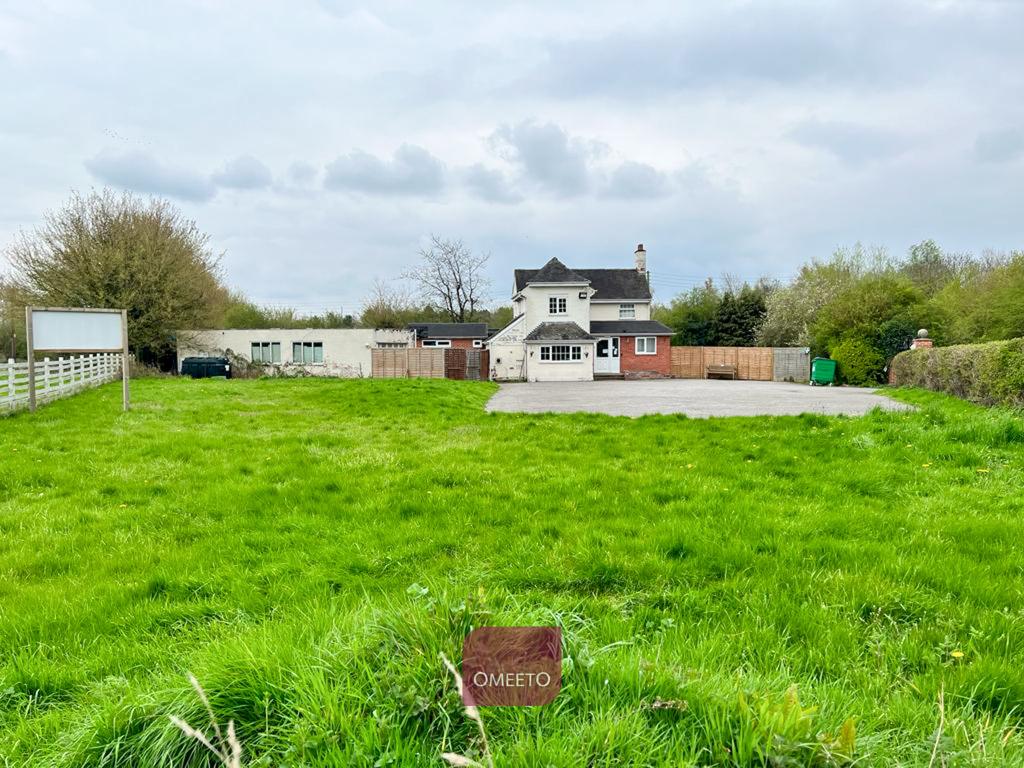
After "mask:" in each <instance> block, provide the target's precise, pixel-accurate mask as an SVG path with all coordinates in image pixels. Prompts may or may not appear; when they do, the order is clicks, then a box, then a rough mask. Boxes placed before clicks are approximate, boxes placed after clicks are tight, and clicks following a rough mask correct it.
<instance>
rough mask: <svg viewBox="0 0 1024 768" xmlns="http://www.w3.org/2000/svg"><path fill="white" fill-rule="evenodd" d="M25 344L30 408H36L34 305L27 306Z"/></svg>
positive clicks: (31, 409) (32, 409)
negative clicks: (33, 335)
mask: <svg viewBox="0 0 1024 768" xmlns="http://www.w3.org/2000/svg"><path fill="white" fill-rule="evenodd" d="M25 346H26V349H27V357H28V409H29V410H30V411H34V410H35V409H36V355H35V350H34V349H33V348H32V307H25Z"/></svg>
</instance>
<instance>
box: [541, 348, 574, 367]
mask: <svg viewBox="0 0 1024 768" xmlns="http://www.w3.org/2000/svg"><path fill="white" fill-rule="evenodd" d="M556 349H558V350H563V349H565V350H568V352H566V353H565V354H566V355H567V357H566V358H565V359H559V360H555V359H553V358H554V356H555V352H554V350H556ZM558 354H559V355H561V354H562V352H561V351H559V352H558ZM545 355H546V357H545ZM582 359H583V347H582V346H581V345H579V344H544V345H543V346H542V347H541V348H540V361H541V362H542V363H578V362H580V361H581V360H582Z"/></svg>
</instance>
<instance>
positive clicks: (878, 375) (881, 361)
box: [832, 338, 885, 385]
mask: <svg viewBox="0 0 1024 768" xmlns="http://www.w3.org/2000/svg"><path fill="white" fill-rule="evenodd" d="M832 359H833V360H835V361H836V366H837V367H838V369H839V380H840V381H841V382H842V383H844V384H856V385H864V384H877V383H878V382H879V381H881V380H882V369H883V368H884V367H885V358H884V357H882V353H881V352H879V351H878V350H877V349H875V348H874V347H872V346H871V345H870V344H868V343H867V342H866V341H862V340H861V339H853V338H851V339H844V340H843V341H841V342H839V343H838V344H836V345H835V346H834V347H833V348H832Z"/></svg>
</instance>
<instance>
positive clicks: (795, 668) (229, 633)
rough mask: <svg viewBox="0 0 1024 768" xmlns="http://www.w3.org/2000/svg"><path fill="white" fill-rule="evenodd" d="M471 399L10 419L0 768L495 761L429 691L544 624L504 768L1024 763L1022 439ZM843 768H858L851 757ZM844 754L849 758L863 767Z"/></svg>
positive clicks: (276, 398) (374, 385) (108, 405)
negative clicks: (208, 742)
mask: <svg viewBox="0 0 1024 768" xmlns="http://www.w3.org/2000/svg"><path fill="white" fill-rule="evenodd" d="M492 391H493V388H492V385H489V384H479V383H470V382H448V381H370V380H364V381H337V380H333V381H332V380H313V379H305V380H261V381H228V382H225V381H208V382H192V381H181V380H141V381H138V382H136V383H134V384H133V398H134V400H133V402H134V410H133V411H132V412H131V413H129V414H122V413H121V412H120V411H119V406H120V390H119V388H118V386H117V385H111V386H107V387H104V388H102V389H99V390H94V391H91V392H88V393H84V394H82V395H79V396H76V397H73V398H70V399H67V400H64V401H61V402H58V403H55V404H53V405H49V406H46V407H45V408H42V409H41V410H40V411H39V412H38V413H37V414H35V415H29V414H24V413H23V414H18V415H16V416H13V417H11V418H8V419H0V765H4V766H20V765H23V764H30V765H39V766H82V765H89V766H91V765H108V766H113V765H118V766H157V765H158V766H172V765H173V766H181V765H205V764H207V763H206V760H207V757H206V755H205V753H203V752H202V750H201V748H200V747H199V746H198V745H197V744H196V743H195V742H194V741H190V740H189V739H187V738H186V737H185V736H184V735H183V734H181V732H180V731H178V730H176V729H175V728H174V727H173V726H172V725H171V724H170V722H169V720H168V715H169V714H175V715H179V716H183V717H185V718H186V719H187V720H189V721H190V722H192V723H193V724H195V725H198V726H203V727H205V721H204V718H203V714H202V705H201V704H200V703H199V702H198V700H197V699H196V697H195V696H194V695H193V693H192V692H191V690H190V688H189V684H188V680H187V678H186V674H187V673H188V672H193V673H194V674H195V675H196V676H197V677H198V679H199V680H200V681H201V682H202V684H203V685H204V687H205V688H206V690H207V691H208V692H209V694H210V697H211V700H212V705H213V708H214V709H215V711H216V713H217V715H218V718H219V719H220V720H221V722H222V723H226V722H227V721H228V720H234V721H235V723H236V724H237V726H238V730H239V735H240V738H241V740H242V742H243V745H244V749H245V757H246V764H247V765H260V766H262V765H266V766H279V765H287V766H340V765H354V766H406V765H440V764H441V763H440V757H439V755H440V753H441V752H445V751H452V752H460V753H463V754H468V755H471V756H476V757H480V751H479V750H480V747H481V745H480V742H479V740H478V738H477V731H476V726H475V724H474V723H473V722H472V721H470V720H468V719H467V718H466V717H465V716H464V713H463V712H462V709H461V707H460V703H459V700H458V696H457V693H456V691H455V688H454V684H453V682H452V680H451V678H450V676H448V675H447V673H446V671H445V670H444V667H443V665H442V663H441V660H440V658H439V654H440V653H441V652H444V653H445V654H446V655H448V656H449V657H451V658H454V659H456V660H457V659H458V657H459V655H460V649H461V643H462V640H463V637H464V636H465V634H466V633H467V631H468V630H469V629H470V628H471V627H473V626H479V625H484V624H510V625H511V624H557V625H559V626H561V627H562V628H563V631H564V638H565V655H566V659H565V662H564V677H565V684H564V687H563V690H562V692H561V694H560V695H559V697H558V698H557V699H556V700H555V702H554V703H552V704H551V705H548V706H546V707H543V708H533V709H522V708H518V709H504V708H503V709H486V710H485V711H484V712H483V719H484V724H485V726H486V728H487V731H488V736H489V740H490V744H491V747H492V750H493V753H494V759H495V763H496V765H498V766H499V767H501V766H544V765H559V766H561V765H566V766H568V765H573V766H576V765H587V766H653V765H666V766H668V765H671V766H679V765H691V764H695V765H744V766H746V765H832V764H839V765H842V764H847V763H849V762H850V760H851V759H852V760H853V761H854V762H855V763H856V764H859V765H884V766H890V765H920V766H928V765H935V766H939V765H961V764H970V765H1005V764H1018V765H1024V734H1022V733H1021V732H1020V728H1021V726H1022V724H1024V723H1022V720H1024V599H1022V598H1024V594H1022V593H1024V550H1022V545H1024V519H1022V515H1024V498H1022V493H1021V491H1022V488H1024V420H1022V419H1021V418H1020V417H1019V416H1015V415H1013V414H1012V413H1010V412H1008V411H1001V410H984V409H981V408H977V407H974V406H971V405H968V404H965V403H962V402H959V401H956V400H953V399H949V398H945V397H941V396H937V395H930V394H925V393H919V392H901V393H897V394H896V396H898V397H900V398H902V399H905V400H908V401H910V402H912V403H914V404H916V405H918V406H919V410H918V411H916V412H912V413H880V412H874V413H871V414H869V415H868V416H866V417H863V418H855V419H853V418H825V417H820V416H803V417H798V418H797V417H792V418H789V417H786V418H760V419H718V420H707V421H704V420H687V419H684V418H681V417H662V416H658V417H645V418H642V419H639V420H628V419H620V418H611V417H604V416H586V415H571V416H565V415H560V416H554V415H552V416H525V415H507V414H491V415H489V414H485V413H484V411H483V405H484V403H485V402H486V400H487V398H488V397H489V396H490V394H491V392H492ZM851 742H852V748H851ZM851 752H852V754H851Z"/></svg>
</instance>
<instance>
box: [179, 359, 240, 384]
mask: <svg viewBox="0 0 1024 768" xmlns="http://www.w3.org/2000/svg"><path fill="white" fill-rule="evenodd" d="M181 375H182V376H191V377H192V378H193V379H211V378H214V377H219V378H225V379H230V378H231V363H230V362H228V359H227V358H226V357H186V358H185V359H184V360H182V361H181Z"/></svg>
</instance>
